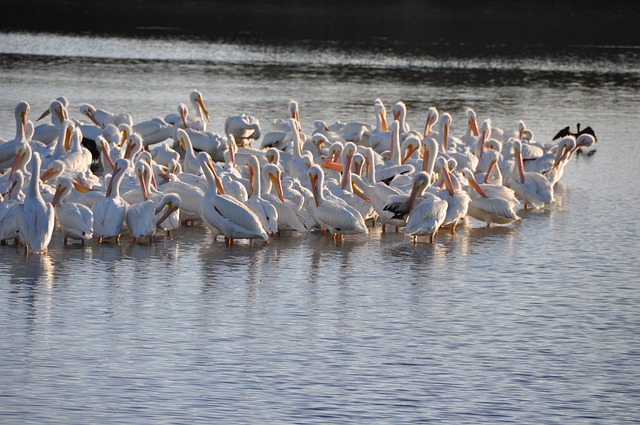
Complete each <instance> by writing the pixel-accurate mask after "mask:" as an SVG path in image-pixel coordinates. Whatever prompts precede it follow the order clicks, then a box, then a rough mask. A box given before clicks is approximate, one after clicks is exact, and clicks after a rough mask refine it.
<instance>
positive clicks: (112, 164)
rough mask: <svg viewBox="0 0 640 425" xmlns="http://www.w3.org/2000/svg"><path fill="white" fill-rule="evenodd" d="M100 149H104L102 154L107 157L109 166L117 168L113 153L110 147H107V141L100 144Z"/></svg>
mask: <svg viewBox="0 0 640 425" xmlns="http://www.w3.org/2000/svg"><path fill="white" fill-rule="evenodd" d="M100 149H102V154H103V155H104V157H105V158H106V160H107V163H108V164H109V167H111V169H112V170H113V169H114V168H116V165H115V164H114V163H113V160H112V159H111V154H110V153H109V149H108V148H107V143H106V141H105V142H104V143H102V145H101V146H100Z"/></svg>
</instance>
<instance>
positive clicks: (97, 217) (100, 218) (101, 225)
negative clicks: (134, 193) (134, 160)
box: [91, 158, 130, 243]
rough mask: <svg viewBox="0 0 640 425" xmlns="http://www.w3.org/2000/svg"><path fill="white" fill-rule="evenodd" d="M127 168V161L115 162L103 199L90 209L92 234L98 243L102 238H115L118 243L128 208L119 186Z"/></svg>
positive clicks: (128, 165) (122, 159) (128, 163)
mask: <svg viewBox="0 0 640 425" xmlns="http://www.w3.org/2000/svg"><path fill="white" fill-rule="evenodd" d="M129 167H130V162H129V160H128V159H125V158H121V159H119V160H117V161H116V163H115V169H114V170H113V175H112V176H111V181H110V182H109V187H108V189H107V193H106V195H105V197H104V198H103V199H102V200H100V201H98V202H96V203H95V204H94V205H93V207H92V208H91V210H92V211H93V224H94V227H93V229H94V234H95V236H97V237H98V242H100V243H102V240H103V239H104V238H115V240H116V243H118V242H120V234H121V233H122V229H123V227H124V219H125V216H126V214H127V208H128V206H129V205H128V204H127V202H126V201H125V200H124V199H122V198H121V197H120V184H121V183H122V179H123V178H124V176H125V174H126V173H127V170H129Z"/></svg>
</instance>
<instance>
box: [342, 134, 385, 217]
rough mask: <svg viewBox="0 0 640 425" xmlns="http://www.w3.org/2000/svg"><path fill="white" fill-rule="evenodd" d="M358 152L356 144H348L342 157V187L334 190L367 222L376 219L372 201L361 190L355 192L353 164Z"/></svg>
mask: <svg viewBox="0 0 640 425" xmlns="http://www.w3.org/2000/svg"><path fill="white" fill-rule="evenodd" d="M355 152H356V144H355V143H353V142H347V143H346V144H345V146H344V149H343V150H342V154H341V156H340V160H341V166H342V179H341V181H340V185H339V186H338V187H336V188H335V189H334V191H333V192H334V195H335V196H337V197H338V198H340V199H342V200H343V201H344V202H346V203H347V204H348V205H350V206H351V207H353V208H355V209H356V210H357V211H358V212H359V213H360V215H361V216H362V218H364V219H365V221H366V220H368V219H371V218H375V217H374V210H373V207H372V206H371V200H370V199H369V198H368V197H367V196H366V195H364V194H363V193H362V192H360V191H359V190H356V191H354V190H353V180H352V178H351V177H352V174H353V173H352V171H351V168H352V163H353V156H354V155H355Z"/></svg>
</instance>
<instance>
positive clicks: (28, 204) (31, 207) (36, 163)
mask: <svg viewBox="0 0 640 425" xmlns="http://www.w3.org/2000/svg"><path fill="white" fill-rule="evenodd" d="M31 162H32V166H31V180H30V181H29V186H28V187H27V192H26V194H25V198H24V202H23V203H22V205H21V206H20V207H19V208H18V229H19V232H20V240H21V241H22V243H23V244H24V246H25V253H27V254H28V253H29V252H32V253H34V254H46V252H47V247H48V246H49V242H51V235H52V234H53V228H54V226H55V211H54V209H53V205H51V203H49V202H45V201H44V199H42V195H41V194H40V177H39V176H40V164H41V162H42V161H41V160H40V155H39V154H38V153H34V154H33V157H32V158H31Z"/></svg>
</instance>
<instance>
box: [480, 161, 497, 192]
mask: <svg viewBox="0 0 640 425" xmlns="http://www.w3.org/2000/svg"><path fill="white" fill-rule="evenodd" d="M497 163H498V160H497V159H494V160H492V161H491V163H490V164H489V168H487V174H485V176H484V182H483V183H487V182H488V181H489V178H490V177H491V173H492V172H493V169H494V168H495V167H496V164H497ZM485 198H486V196H485Z"/></svg>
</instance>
